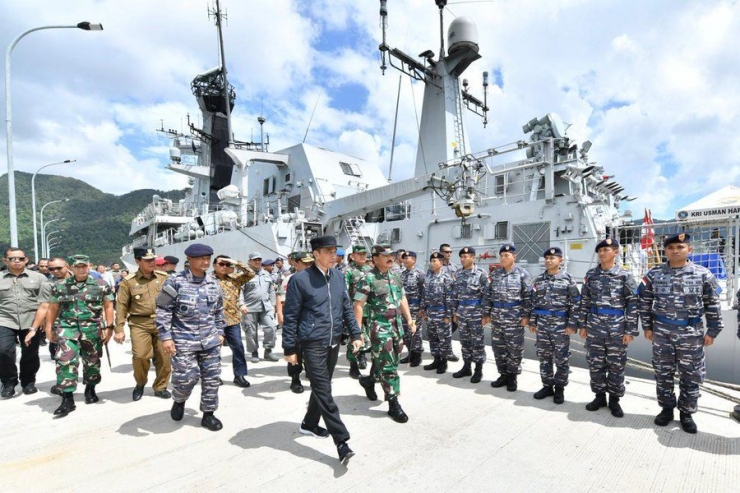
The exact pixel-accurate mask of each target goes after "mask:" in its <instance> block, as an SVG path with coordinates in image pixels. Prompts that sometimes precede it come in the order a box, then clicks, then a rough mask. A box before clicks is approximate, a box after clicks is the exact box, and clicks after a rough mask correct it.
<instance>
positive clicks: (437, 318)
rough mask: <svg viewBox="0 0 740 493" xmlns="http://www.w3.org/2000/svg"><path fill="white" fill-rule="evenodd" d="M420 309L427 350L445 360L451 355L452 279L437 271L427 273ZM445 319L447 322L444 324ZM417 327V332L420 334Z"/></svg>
mask: <svg viewBox="0 0 740 493" xmlns="http://www.w3.org/2000/svg"><path fill="white" fill-rule="evenodd" d="M421 309H422V311H423V313H424V315H425V316H426V321H427V334H428V337H429V350H430V352H431V353H432V356H434V357H436V358H439V359H440V360H441V359H442V358H446V357H447V355H448V354H451V353H452V327H451V325H450V320H451V319H452V278H451V277H450V275H449V274H447V273H445V272H443V271H442V269H440V270H439V272H438V273H437V274H434V273H433V272H428V273H427V276H426V279H425V281H424V294H423V295H422V297H421ZM445 319H447V322H446V323H445ZM416 326H417V330H416V331H417V332H420V331H419V329H418V327H420V325H419V324H417V325H416Z"/></svg>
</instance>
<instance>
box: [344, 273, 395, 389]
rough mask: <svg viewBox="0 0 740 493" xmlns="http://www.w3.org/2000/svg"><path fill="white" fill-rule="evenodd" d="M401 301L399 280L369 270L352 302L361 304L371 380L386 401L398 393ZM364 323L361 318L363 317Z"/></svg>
mask: <svg viewBox="0 0 740 493" xmlns="http://www.w3.org/2000/svg"><path fill="white" fill-rule="evenodd" d="M403 297H404V290H403V283H402V282H401V278H400V277H399V276H398V275H396V274H393V273H392V272H390V271H388V272H386V273H385V274H381V272H380V271H379V270H378V269H377V267H376V268H373V269H372V270H370V271H369V272H368V273H367V274H365V276H364V277H363V278H362V280H361V281H360V284H359V286H358V287H357V292H356V293H355V297H354V299H355V301H364V302H365V312H364V313H366V314H367V323H366V324H364V325H366V326H367V327H368V330H369V331H370V343H371V347H372V353H373V371H372V377H373V379H374V380H375V381H376V382H380V386H381V387H382V388H383V392H385V399H386V400H390V399H391V398H392V397H395V396H397V395H399V394H400V392H401V380H400V378H399V376H398V371H397V370H398V354H399V352H400V349H402V348H403V334H404V330H403V324H402V321H401V300H402V299H403ZM363 320H365V315H363Z"/></svg>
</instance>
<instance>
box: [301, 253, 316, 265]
mask: <svg viewBox="0 0 740 493" xmlns="http://www.w3.org/2000/svg"><path fill="white" fill-rule="evenodd" d="M313 261H314V258H313V255H312V254H311V252H303V255H302V256H301V262H303V263H304V264H309V263H311V262H313Z"/></svg>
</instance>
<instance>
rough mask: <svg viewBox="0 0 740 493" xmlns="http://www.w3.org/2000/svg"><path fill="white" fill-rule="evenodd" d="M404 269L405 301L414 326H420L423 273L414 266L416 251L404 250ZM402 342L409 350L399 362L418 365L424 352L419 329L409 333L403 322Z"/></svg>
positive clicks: (402, 280)
mask: <svg viewBox="0 0 740 493" xmlns="http://www.w3.org/2000/svg"><path fill="white" fill-rule="evenodd" d="M403 257H404V267H405V268H404V269H403V271H402V272H401V282H402V283H403V289H404V290H405V292H406V301H408V303H409V310H411V315H412V316H413V317H414V318H415V319H416V326H417V327H419V328H421V320H422V319H421V313H420V305H421V298H422V296H423V295H424V277H425V276H424V273H423V272H422V271H421V270H419V269H417V268H416V252H404V254H403ZM403 331H404V334H403V343H404V344H405V345H406V348H407V349H408V351H409V354H408V355H407V356H406V357H405V358H403V359H402V360H401V361H399V363H401V364H406V363H408V364H409V366H413V367H416V366H419V365H420V364H421V355H422V353H424V346H423V344H422V334H421V330H417V331H416V332H414V333H413V335H412V334H411V330H409V327H408V326H407V325H406V324H405V323H404V324H403Z"/></svg>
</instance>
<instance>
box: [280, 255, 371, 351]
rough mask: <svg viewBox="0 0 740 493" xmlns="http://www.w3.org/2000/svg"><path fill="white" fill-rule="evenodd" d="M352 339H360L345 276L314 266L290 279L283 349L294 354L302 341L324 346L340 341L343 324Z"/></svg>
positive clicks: (284, 313)
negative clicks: (320, 342)
mask: <svg viewBox="0 0 740 493" xmlns="http://www.w3.org/2000/svg"><path fill="white" fill-rule="evenodd" d="M345 326H346V327H347V328H348V329H349V333H350V336H351V338H352V340H353V341H354V340H357V339H360V327H359V326H358V325H357V319H355V314H354V311H353V310H352V303H351V302H350V299H349V294H348V293H347V285H346V284H345V282H344V276H343V275H342V273H341V272H339V271H337V270H335V269H329V273H328V275H324V273H323V272H321V270H320V269H319V268H318V267H317V266H316V265H312V266H311V267H309V268H308V269H306V270H304V271H301V272H299V273H297V274H295V275H293V277H291V278H290V281H289V282H288V291H287V293H286V295H285V305H284V306H283V352H284V353H285V355H286V356H290V355H291V354H295V353H296V351H297V348H298V344H299V343H300V342H303V341H322V342H323V345H324V347H330V346H334V345H336V344H339V340H340V338H341V336H342V330H343V328H344V327H345Z"/></svg>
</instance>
